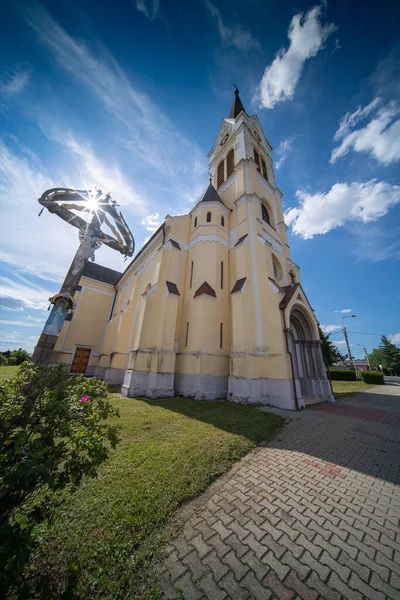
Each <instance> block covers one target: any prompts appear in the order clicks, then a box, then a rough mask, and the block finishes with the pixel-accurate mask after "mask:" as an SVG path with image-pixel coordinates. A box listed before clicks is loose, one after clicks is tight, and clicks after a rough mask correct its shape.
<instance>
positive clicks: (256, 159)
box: [254, 150, 260, 168]
mask: <svg viewBox="0 0 400 600" xmlns="http://www.w3.org/2000/svg"><path fill="white" fill-rule="evenodd" d="M254 161H255V163H256V165H257V167H258V168H260V155H259V154H258V152H257V150H254Z"/></svg>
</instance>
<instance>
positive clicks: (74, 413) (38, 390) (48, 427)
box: [0, 362, 119, 590]
mask: <svg viewBox="0 0 400 600" xmlns="http://www.w3.org/2000/svg"><path fill="white" fill-rule="evenodd" d="M116 416H119V413H118V409H116V408H115V407H114V406H113V405H112V404H111V403H110V401H109V400H108V390H107V386H106V384H105V383H104V382H102V381H99V380H97V379H88V378H85V377H83V376H80V377H74V378H71V377H70V376H69V375H68V372H67V368H66V367H65V366H64V365H58V366H56V367H36V366H35V365H33V364H32V363H28V362H26V363H23V364H22V365H21V367H20V370H19V372H18V375H17V376H16V377H14V378H12V379H9V380H4V381H1V382H0V540H1V541H0V573H1V574H0V588H2V589H3V590H10V589H15V587H18V586H19V585H20V583H21V580H22V579H23V570H24V565H25V564H26V562H27V560H28V559H29V555H30V552H31V550H32V544H33V536H32V532H33V530H34V527H35V526H36V525H37V524H38V523H40V522H41V521H43V520H44V519H50V518H51V515H52V513H53V511H54V507H55V506H56V504H59V503H60V502H61V501H62V499H63V495H62V493H61V492H62V490H65V489H66V488H68V490H72V491H73V490H74V489H76V488H77V487H78V486H79V484H80V483H81V481H82V478H83V477H84V476H88V477H95V476H96V474H97V468H98V467H99V465H101V464H102V463H103V462H104V461H105V460H107V458H108V456H109V451H110V448H115V446H116V444H117V442H118V427H117V426H116V425H110V424H107V423H106V420H107V419H109V418H110V417H116Z"/></svg>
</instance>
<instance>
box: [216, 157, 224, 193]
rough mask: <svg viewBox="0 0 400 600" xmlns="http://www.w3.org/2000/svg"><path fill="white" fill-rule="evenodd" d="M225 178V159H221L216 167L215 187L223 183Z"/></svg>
mask: <svg viewBox="0 0 400 600" xmlns="http://www.w3.org/2000/svg"><path fill="white" fill-rule="evenodd" d="M224 180H225V161H224V160H222V161H221V162H220V163H219V165H218V169H217V187H219V186H220V185H221V184H223V183H224Z"/></svg>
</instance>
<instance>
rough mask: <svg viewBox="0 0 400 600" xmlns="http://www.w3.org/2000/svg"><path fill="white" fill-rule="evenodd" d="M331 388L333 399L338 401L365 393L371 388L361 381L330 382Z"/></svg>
mask: <svg viewBox="0 0 400 600" xmlns="http://www.w3.org/2000/svg"><path fill="white" fill-rule="evenodd" d="M332 387H333V393H334V396H335V398H336V399H337V400H340V399H341V398H345V397H346V396H351V395H352V394H356V393H357V392H365V391H366V390H368V389H369V388H371V387H373V386H372V385H371V384H370V383H364V382H363V381H332Z"/></svg>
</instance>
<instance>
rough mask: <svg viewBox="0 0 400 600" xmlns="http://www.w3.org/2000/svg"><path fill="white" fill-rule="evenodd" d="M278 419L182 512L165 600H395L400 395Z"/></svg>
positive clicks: (371, 396)
mask: <svg viewBox="0 0 400 600" xmlns="http://www.w3.org/2000/svg"><path fill="white" fill-rule="evenodd" d="M271 412H278V413H279V411H271ZM280 414H284V416H285V417H288V416H289V417H290V422H289V423H288V424H287V425H286V427H285V428H284V429H283V431H282V432H281V434H280V435H278V437H276V438H275V440H274V441H273V442H272V443H271V444H269V445H267V446H265V447H260V448H257V450H255V451H254V452H252V453H251V454H250V455H248V456H247V457H246V458H245V459H244V460H243V461H241V462H240V463H239V465H237V466H236V467H234V469H232V471H231V472H230V473H228V475H227V476H225V477H224V478H222V479H220V480H219V481H218V482H216V483H215V484H214V485H213V486H212V487H211V489H210V490H209V491H208V492H207V493H206V494H205V495H204V496H203V497H202V498H201V499H200V501H197V503H195V505H194V508H191V509H190V518H189V519H188V520H187V522H186V524H185V525H184V528H183V531H182V533H181V534H180V536H179V537H178V538H177V539H175V540H174V541H173V543H172V544H171V545H170V546H169V548H168V553H167V557H166V560H165V562H164V564H163V565H162V566H161V567H160V569H159V572H160V576H161V582H162V586H163V589H164V598H165V599H169V598H171V599H172V598H174V599H175V598H180V599H183V598H184V599H185V600H192V599H196V600H203V599H205V598H208V599H210V600H223V599H228V598H232V599H234V600H242V599H243V600H245V599H246V600H247V599H257V600H277V599H280V600H299V599H302V600H318V599H325V600H341V599H345V600H363V599H367V600H388V599H390V600H400V527H399V525H400V522H399V519H400V386H394V385H393V386H385V387H384V388H383V387H376V388H371V390H370V391H369V392H368V393H363V394H358V395H357V396H353V397H349V398H348V399H347V400H342V401H340V402H339V403H337V404H319V405H314V406H312V407H311V408H310V409H307V410H305V411H303V412H301V413H290V414H289V415H288V413H287V412H281V413H280ZM188 514H189V513H188Z"/></svg>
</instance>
